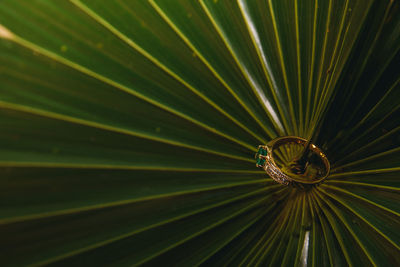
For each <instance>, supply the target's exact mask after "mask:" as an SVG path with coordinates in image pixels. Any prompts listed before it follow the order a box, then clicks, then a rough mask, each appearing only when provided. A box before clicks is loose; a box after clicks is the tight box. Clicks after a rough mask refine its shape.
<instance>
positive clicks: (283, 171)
mask: <svg viewBox="0 0 400 267" xmlns="http://www.w3.org/2000/svg"><path fill="white" fill-rule="evenodd" d="M306 146H308V151H309V152H311V156H310V161H307V162H306V163H305V164H304V166H303V168H302V169H303V170H302V171H300V173H299V172H297V173H296V172H294V171H293V167H291V166H294V165H296V162H298V159H299V155H301V154H302V153H303V151H304V149H306ZM255 158H256V166H257V167H260V168H263V169H264V170H265V172H267V174H268V175H269V176H270V177H271V178H272V179H273V180H275V181H276V182H278V183H280V184H284V185H289V184H308V185H312V184H318V183H320V182H322V181H323V180H324V179H325V178H326V177H327V176H328V175H329V171H330V163H329V160H328V158H327V157H326V155H325V153H324V152H323V151H322V150H321V149H320V148H318V147H317V146H316V145H314V144H312V143H309V142H308V141H307V140H306V139H304V138H301V137H297V136H285V137H279V138H276V139H273V140H271V141H270V142H268V143H267V144H266V145H260V146H258V152H257V153H256V155H255Z"/></svg>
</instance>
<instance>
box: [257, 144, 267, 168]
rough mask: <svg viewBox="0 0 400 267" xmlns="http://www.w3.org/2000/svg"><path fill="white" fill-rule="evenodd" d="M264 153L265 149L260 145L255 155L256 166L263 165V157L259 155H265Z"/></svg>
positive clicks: (265, 152)
mask: <svg viewBox="0 0 400 267" xmlns="http://www.w3.org/2000/svg"><path fill="white" fill-rule="evenodd" d="M266 155H267V150H266V149H265V148H264V147H261V146H260V147H259V148H258V151H257V153H256V156H255V158H256V165H257V167H262V166H263V165H264V163H265V159H264V158H262V157H260V156H266Z"/></svg>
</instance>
